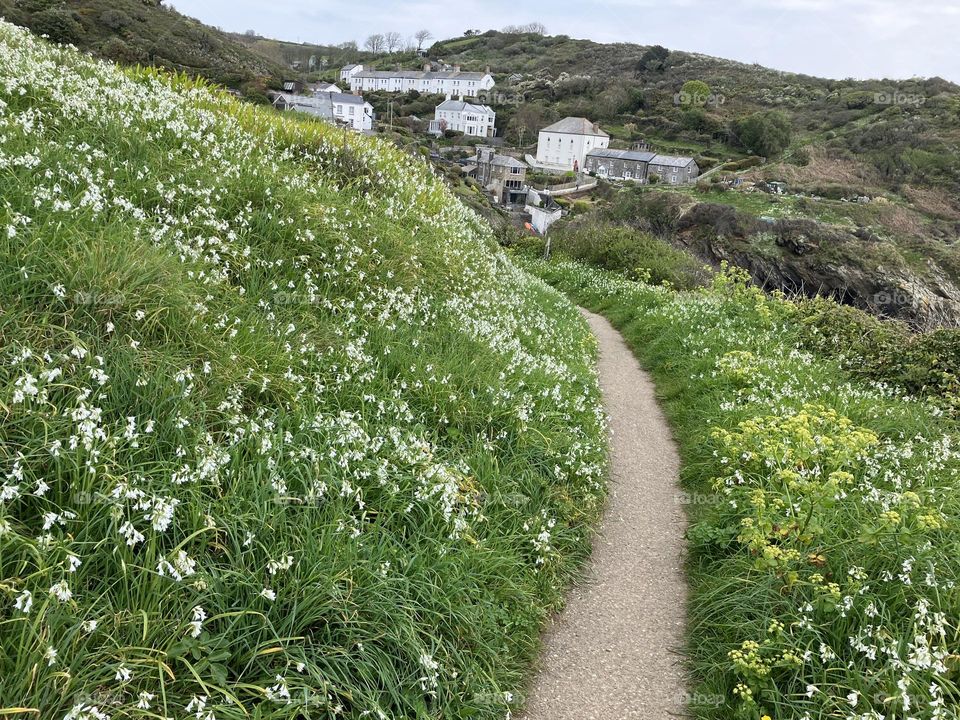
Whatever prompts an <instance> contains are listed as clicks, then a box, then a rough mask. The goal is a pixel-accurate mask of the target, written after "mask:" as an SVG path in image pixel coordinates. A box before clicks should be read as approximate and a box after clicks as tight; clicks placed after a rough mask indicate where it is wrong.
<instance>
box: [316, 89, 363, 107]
mask: <svg viewBox="0 0 960 720" xmlns="http://www.w3.org/2000/svg"><path fill="white" fill-rule="evenodd" d="M319 94H320V95H329V96H330V99H331V100H332V101H333V102H338V103H347V104H348V105H363V104H365V101H364V99H363V95H353V94H352V93H338V92H322V93H319Z"/></svg>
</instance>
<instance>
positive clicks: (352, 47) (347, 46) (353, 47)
mask: <svg viewBox="0 0 960 720" xmlns="http://www.w3.org/2000/svg"><path fill="white" fill-rule="evenodd" d="M337 47H338V48H339V49H340V50H346V51H348V52H356V51H357V50H358V49H359V48H358V47H357V41H356V40H347V41H346V42H342V43H340V44H339V45H337Z"/></svg>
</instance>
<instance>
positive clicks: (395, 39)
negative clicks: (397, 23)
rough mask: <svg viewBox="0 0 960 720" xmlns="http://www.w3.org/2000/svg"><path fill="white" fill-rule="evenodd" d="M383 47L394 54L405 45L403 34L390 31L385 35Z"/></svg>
mask: <svg viewBox="0 0 960 720" xmlns="http://www.w3.org/2000/svg"><path fill="white" fill-rule="evenodd" d="M383 47H384V48H385V49H386V51H387V53H388V54H390V55H392V54H393V53H395V52H396V51H397V50H399V49H400V48H401V47H403V36H402V35H401V34H400V33H398V32H388V33H387V34H386V35H384V36H383Z"/></svg>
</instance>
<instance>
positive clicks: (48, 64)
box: [0, 23, 605, 720]
mask: <svg viewBox="0 0 960 720" xmlns="http://www.w3.org/2000/svg"><path fill="white" fill-rule="evenodd" d="M0 158H2V162H0V349H2V350H0V358H2V361H0V418H2V422H0V472H2V473H3V475H2V476H0V715H3V716H7V715H12V716H14V717H21V716H23V717H39V718H65V717H68V718H70V719H71V720H89V719H91V718H102V717H106V716H109V717H111V718H159V717H177V718H180V717H194V716H195V717H202V718H213V717H216V718H217V719H218V720H225V719H231V718H236V719H239V718H262V719H267V718H305V717H310V718H334V717H336V718H343V717H347V718H366V717H374V718H377V717H379V718H401V717H402V718H466V717H471V718H502V717H503V716H504V715H505V714H506V713H507V712H508V710H509V709H510V708H513V707H515V706H516V704H517V702H519V701H520V699H521V694H520V693H519V692H518V691H519V690H521V689H522V687H523V682H524V676H525V673H526V672H527V670H528V668H529V664H530V661H531V659H532V658H533V656H534V655H535V653H536V649H537V644H538V633H539V629H540V625H541V623H542V621H543V620H544V618H545V617H546V616H547V614H548V613H549V612H550V611H551V610H553V609H555V608H557V607H558V606H559V605H560V604H561V602H562V591H563V589H564V587H565V586H566V585H567V584H568V582H569V581H570V580H571V578H572V577H573V576H574V575H575V573H576V571H577V567H578V565H579V563H580V561H581V560H582V559H583V557H584V555H585V553H586V552H587V550H588V547H589V539H590V527H591V524H592V523H593V521H594V520H595V519H596V517H597V515H598V513H599V509H600V506H601V504H602V500H603V495H604V492H603V480H604V476H605V445H604V432H603V420H602V412H601V409H600V400H599V391H598V388H597V383H596V378H595V375H594V370H593V358H594V353H595V345H594V342H593V340H592V338H591V336H590V335H589V333H588V331H587V328H586V325H585V323H584V321H583V320H582V318H580V316H579V314H578V313H577V312H576V311H575V309H574V308H573V307H572V306H571V305H570V303H569V302H568V301H567V300H566V299H565V298H563V297H562V296H561V295H559V294H558V293H557V292H556V291H554V290H552V289H550V288H548V287H547V286H546V285H544V284H543V283H541V282H539V281H537V280H534V279H532V278H531V277H529V276H527V275H525V274H523V273H522V272H520V271H519V270H517V269H516V268H515V267H514V266H513V265H512V263H511V262H510V260H509V259H508V258H507V257H505V256H504V255H503V254H502V252H500V251H499V250H498V249H497V247H496V244H495V243H494V240H493V237H492V234H491V232H490V230H489V228H488V227H487V226H486V225H485V224H483V223H482V222H481V221H480V219H479V218H478V217H477V216H476V215H475V214H474V213H472V212H470V211H468V210H466V209H465V208H464V207H463V205H461V204H460V203H459V202H457V201H456V200H455V199H454V198H453V196H452V195H451V194H450V192H449V191H448V190H447V189H445V187H444V185H443V184H442V183H441V182H440V181H439V180H438V179H437V178H436V177H434V176H433V174H432V173H431V172H430V170H429V168H428V167H427V166H426V165H425V164H424V163H422V162H421V161H419V160H416V159H414V158H411V157H410V156H408V155H406V154H404V153H402V152H400V151H398V150H396V149H394V148H392V147H390V146H389V145H388V144H387V143H381V142H378V141H373V140H368V139H364V138H360V137H355V136H348V135H346V134H345V133H343V132H341V131H339V130H335V129H332V128H329V127H327V126H325V125H323V124H321V123H317V122H312V121H308V120H297V119H291V118H290V117H289V116H280V115H278V114H276V113H273V112H269V111H262V110H259V109H256V108H253V107H251V106H247V105H242V104H239V103H237V102H235V101H234V100H232V99H231V98H229V97H227V96H224V95H221V94H218V93H214V92H211V91H209V90H208V89H206V88H205V87H203V86H202V85H200V84H198V83H195V82H193V81H189V80H186V79H184V78H170V77H167V76H165V75H162V74H158V73H157V72H155V71H152V70H143V69H141V70H136V71H129V72H123V71H121V70H119V69H117V68H116V67H114V66H111V65H107V64H102V63H98V62H96V61H93V60H91V59H90V58H89V57H87V56H84V55H81V54H80V53H78V52H76V51H74V50H70V49H65V48H60V47H55V46H51V45H47V44H46V43H43V42H41V41H40V40H37V39H36V38H33V37H32V36H31V35H30V34H29V33H27V32H26V31H22V30H19V29H16V28H14V27H13V26H11V25H8V24H3V23H0Z"/></svg>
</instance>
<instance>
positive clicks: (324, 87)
mask: <svg viewBox="0 0 960 720" xmlns="http://www.w3.org/2000/svg"><path fill="white" fill-rule="evenodd" d="M310 87H312V88H313V90H314V91H315V92H327V91H328V90H330V88H332V87H337V84H336V83H328V82H318V83H314V84H313V85H311V86H310Z"/></svg>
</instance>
